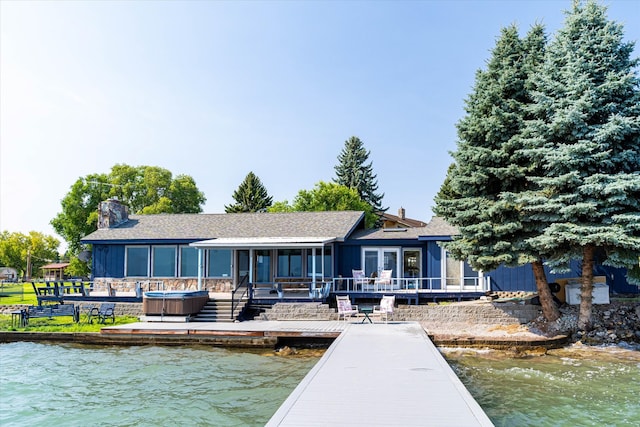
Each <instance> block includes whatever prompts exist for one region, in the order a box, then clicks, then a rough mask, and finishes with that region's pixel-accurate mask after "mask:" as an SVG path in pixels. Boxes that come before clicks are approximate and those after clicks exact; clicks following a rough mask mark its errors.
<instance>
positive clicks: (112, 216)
mask: <svg viewBox="0 0 640 427" xmlns="http://www.w3.org/2000/svg"><path fill="white" fill-rule="evenodd" d="M128 220H129V210H128V209H127V207H126V206H125V205H123V204H122V203H120V201H119V200H117V199H109V200H106V201H104V202H100V203H99V204H98V230H100V229H103V228H112V227H117V226H118V225H120V224H122V223H124V222H127V221H128Z"/></svg>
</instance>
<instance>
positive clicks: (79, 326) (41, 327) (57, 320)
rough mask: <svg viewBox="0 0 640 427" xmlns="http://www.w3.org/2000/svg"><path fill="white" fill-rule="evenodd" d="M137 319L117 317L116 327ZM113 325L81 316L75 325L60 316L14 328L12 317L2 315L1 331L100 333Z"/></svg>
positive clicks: (69, 319) (39, 319)
mask: <svg viewBox="0 0 640 427" xmlns="http://www.w3.org/2000/svg"><path fill="white" fill-rule="evenodd" d="M137 321H138V318H137V317H132V316H116V322H115V323H114V324H115V325H125V324H127V323H133V322H137ZM111 325H113V324H112V323H111V322H110V321H107V323H105V324H102V323H97V322H96V321H94V322H93V323H87V317H86V316H85V315H84V314H82V315H80V322H78V323H75V322H74V321H73V317H72V316H59V317H53V318H51V319H48V318H37V319H30V320H29V324H28V325H27V326H25V327H19V326H13V325H12V324H11V315H9V314H0V331H18V332H100V329H102V328H104V327H105V326H111Z"/></svg>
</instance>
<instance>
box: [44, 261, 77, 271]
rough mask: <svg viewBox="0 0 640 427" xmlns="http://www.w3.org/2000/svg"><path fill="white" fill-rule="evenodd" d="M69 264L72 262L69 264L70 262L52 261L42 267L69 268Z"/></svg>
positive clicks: (49, 268)
mask: <svg viewBox="0 0 640 427" xmlns="http://www.w3.org/2000/svg"><path fill="white" fill-rule="evenodd" d="M69 265H71V264H69V263H68V262H54V263H51V264H47V265H43V266H42V267H40V268H41V269H46V270H55V269H57V268H63V269H64V268H67V267H69Z"/></svg>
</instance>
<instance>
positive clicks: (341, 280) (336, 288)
mask: <svg viewBox="0 0 640 427" xmlns="http://www.w3.org/2000/svg"><path fill="white" fill-rule="evenodd" d="M489 283H490V278H489V276H483V277H464V278H463V279H462V280H460V279H459V278H446V279H443V278H442V277H412V278H399V277H394V278H392V279H391V280H381V279H376V278H364V279H359V278H353V277H336V278H334V279H333V282H332V286H331V291H332V292H348V293H350V292H406V293H421V292H430V293H433V292H486V291H488V290H489V289H490V288H489Z"/></svg>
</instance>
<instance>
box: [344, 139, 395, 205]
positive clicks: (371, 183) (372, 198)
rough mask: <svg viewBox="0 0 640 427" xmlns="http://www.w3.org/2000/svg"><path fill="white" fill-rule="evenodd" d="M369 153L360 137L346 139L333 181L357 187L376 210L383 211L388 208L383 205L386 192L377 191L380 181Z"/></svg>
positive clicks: (362, 197)
mask: <svg viewBox="0 0 640 427" xmlns="http://www.w3.org/2000/svg"><path fill="white" fill-rule="evenodd" d="M369 154H370V153H369V151H367V150H366V149H365V148H364V144H363V143H362V141H361V140H360V138H358V137H355V136H352V137H351V138H349V139H348V140H346V141H345V143H344V147H343V149H342V151H341V152H340V154H339V155H338V164H337V165H336V166H335V167H334V169H335V171H336V178H335V179H334V180H333V181H334V182H335V183H337V184H340V185H344V186H345V187H348V188H353V189H355V190H356V191H357V192H358V195H359V196H360V198H361V199H362V200H364V201H365V202H367V203H368V204H369V206H371V208H372V209H373V211H374V212H377V213H383V212H385V211H386V210H387V208H383V207H382V198H383V197H384V193H382V194H381V193H377V191H378V181H377V180H376V175H375V174H374V173H373V165H372V162H369V163H367V160H368V159H369Z"/></svg>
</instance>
